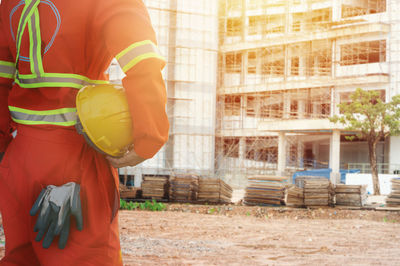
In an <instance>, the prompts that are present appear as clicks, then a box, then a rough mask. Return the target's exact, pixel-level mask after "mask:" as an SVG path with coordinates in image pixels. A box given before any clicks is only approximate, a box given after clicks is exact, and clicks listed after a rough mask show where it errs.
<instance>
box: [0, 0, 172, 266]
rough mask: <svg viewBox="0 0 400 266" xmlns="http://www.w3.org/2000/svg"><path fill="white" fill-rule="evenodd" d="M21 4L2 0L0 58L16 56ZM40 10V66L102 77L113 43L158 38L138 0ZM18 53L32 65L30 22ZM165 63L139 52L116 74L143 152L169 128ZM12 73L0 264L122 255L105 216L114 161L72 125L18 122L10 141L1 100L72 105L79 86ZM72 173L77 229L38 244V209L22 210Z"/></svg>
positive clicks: (112, 203) (0, 195)
mask: <svg viewBox="0 0 400 266" xmlns="http://www.w3.org/2000/svg"><path fill="white" fill-rule="evenodd" d="M21 3H22V4H21ZM23 8H24V4H23V2H22V1H20V0H2V1H1V5H0V32H1V34H0V61H6V62H15V60H16V43H15V36H16V34H17V28H18V22H19V19H20V16H21V12H22V9H23ZM38 10H39V15H40V29H41V38H42V60H43V66H44V71H45V72H46V73H68V74H79V75H83V76H86V77H88V78H89V79H92V80H104V79H105V78H106V75H105V74H104V72H105V71H106V69H107V67H108V66H109V64H110V62H111V59H112V58H113V57H115V56H116V55H117V54H118V53H120V52H121V51H123V50H124V49H126V48H127V47H129V46H130V45H131V44H133V43H135V42H138V41H142V40H152V41H153V42H154V43H156V40H155V34H154V31H153V29H152V27H151V23H150V19H149V16H148V13H147V11H146V8H145V6H144V5H143V3H142V1H141V0H113V1H109V0H86V1H75V0H70V1H64V0H45V1H41V2H40V4H39V6H38ZM57 23H58V24H57ZM13 36H14V37H13ZM53 37H54V39H53ZM53 41H54V42H53ZM21 56H23V57H25V61H24V60H20V61H19V65H18V68H19V72H20V73H21V74H29V73H31V72H30V64H29V62H26V60H28V59H29V56H30V55H29V34H28V30H27V29H26V30H25V32H24V33H23V35H22V45H21ZM163 67H164V62H163V61H162V60H159V59H146V60H144V61H142V62H140V63H138V64H137V65H136V66H135V67H133V68H131V69H130V70H129V71H128V72H127V73H126V74H127V76H126V78H125V79H124V80H123V85H124V87H125V89H126V92H127V98H128V103H129V105H130V110H131V115H132V120H133V128H134V132H133V134H134V135H133V138H134V149H135V151H136V153H137V154H138V155H139V156H141V157H143V158H150V157H152V156H154V155H155V153H157V151H158V150H159V149H160V148H161V146H162V145H163V144H164V143H165V142H166V140H167V138H168V128H169V124H168V120H167V115H166V112H165V105H166V89H165V84H164V82H163V80H162V75H161V69H162V68H163ZM12 82H13V80H12V79H8V78H1V77H0V152H3V151H6V154H5V157H4V159H3V161H2V162H1V165H0V212H1V213H2V218H3V222H4V229H5V234H6V256H5V257H4V258H3V260H2V261H1V262H0V264H1V265H3V264H4V265H13V263H14V264H17V265H23V263H24V262H27V263H28V264H29V265H37V264H38V263H40V264H42V265H120V264H121V261H120V260H121V256H120V246H119V239H118V219H117V218H114V219H111V218H112V216H113V212H112V210H113V208H115V207H116V206H118V203H119V202H117V201H116V200H118V193H116V188H117V187H118V186H117V185H118V180H117V176H116V171H115V169H111V168H110V166H109V164H108V162H107V161H106V160H105V159H104V157H103V156H101V155H99V154H98V153H96V152H95V151H94V150H93V149H91V148H90V147H89V146H88V145H87V144H86V143H85V142H84V139H83V138H82V137H81V136H79V135H77V133H76V132H75V129H74V128H73V127H58V126H52V125H46V126H45V125H41V126H23V125H17V130H18V135H17V138H16V139H14V140H12V141H11V139H12V138H11V135H10V132H11V130H12V128H13V125H12V122H11V120H10V113H9V111H8V108H7V106H8V105H10V106H15V107H19V108H24V109H29V110H36V111H42V110H52V109H59V108H73V107H75V97H76V93H77V89H74V88H66V87H65V88H37V89H24V88H21V87H19V86H18V85H17V84H13V83H12ZM10 141H11V143H10ZM9 143H10V144H9ZM69 181H75V182H78V183H80V184H81V200H82V207H83V215H84V230H83V231H81V232H79V231H77V230H76V229H75V224H74V223H72V228H71V232H70V238H69V241H68V243H67V247H66V248H65V249H64V250H59V249H58V248H57V243H56V242H57V239H56V241H55V243H53V244H52V246H51V247H50V248H49V249H48V250H45V249H43V248H42V247H41V243H37V242H35V241H34V237H35V233H34V232H33V226H34V222H35V220H36V217H30V216H29V209H30V208H31V206H32V204H33V203H34V201H35V199H36V197H37V196H38V195H39V193H40V190H41V188H43V187H45V186H47V185H62V184H64V183H66V182H69ZM21 261H22V262H21Z"/></svg>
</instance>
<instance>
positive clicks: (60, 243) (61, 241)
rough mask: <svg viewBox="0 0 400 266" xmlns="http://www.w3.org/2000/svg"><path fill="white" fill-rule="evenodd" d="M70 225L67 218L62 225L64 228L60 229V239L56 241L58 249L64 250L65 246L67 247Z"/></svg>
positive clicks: (69, 220)
mask: <svg viewBox="0 0 400 266" xmlns="http://www.w3.org/2000/svg"><path fill="white" fill-rule="evenodd" d="M70 224H71V219H70V217H69V216H68V217H67V220H66V221H65V223H64V226H63V227H62V230H61V233H60V239H59V240H58V248H59V249H64V248H65V246H66V245H67V240H68V236H69V227H70Z"/></svg>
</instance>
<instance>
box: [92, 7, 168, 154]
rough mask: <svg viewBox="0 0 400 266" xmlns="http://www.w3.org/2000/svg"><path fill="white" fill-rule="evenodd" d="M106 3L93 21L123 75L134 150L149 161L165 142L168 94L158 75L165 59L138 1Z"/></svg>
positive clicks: (145, 10)
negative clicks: (98, 27) (96, 24)
mask: <svg viewBox="0 0 400 266" xmlns="http://www.w3.org/2000/svg"><path fill="white" fill-rule="evenodd" d="M102 2H104V1H102ZM106 2H109V3H108V4H106V6H105V7H106V8H105V7H103V10H99V12H98V16H97V18H96V20H97V22H98V23H99V24H100V25H101V33H102V36H103V38H104V43H105V46H106V49H107V50H108V52H109V53H110V54H111V55H112V56H113V57H115V58H117V60H118V62H119V64H120V66H121V68H122V69H123V71H124V72H125V74H126V77H125V78H124V79H123V81H122V83H123V86H124V88H125V90H126V95H127V100H128V104H129V108H130V112H131V116H132V122H133V140H134V150H135V152H136V153H137V154H138V155H139V156H141V157H143V158H151V157H153V156H154V155H155V154H156V153H157V152H158V151H159V150H160V148H161V147H162V146H163V145H164V144H165V142H166V141H167V139H168V130H169V122H168V118H167V114H166V102H167V95H166V88H165V84H164V81H163V78H162V74H161V70H162V69H163V67H164V66H165V59H164V58H163V57H162V56H161V55H160V53H159V51H158V48H157V44H156V38H155V33H154V30H153V28H152V25H151V22H150V18H149V15H148V13H147V9H146V7H145V6H144V4H143V2H142V1H141V0H118V1H106ZM107 5H108V6H107Z"/></svg>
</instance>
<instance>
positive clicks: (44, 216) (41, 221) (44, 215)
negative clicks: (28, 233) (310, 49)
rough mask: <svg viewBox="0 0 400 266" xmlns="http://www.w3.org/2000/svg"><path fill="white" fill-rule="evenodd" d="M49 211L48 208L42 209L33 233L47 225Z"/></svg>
mask: <svg viewBox="0 0 400 266" xmlns="http://www.w3.org/2000/svg"><path fill="white" fill-rule="evenodd" d="M50 211H51V209H50V208H43V209H42V210H41V211H40V214H39V216H38V218H37V220H36V224H35V228H34V229H33V230H34V231H35V232H37V231H38V230H41V229H42V228H44V227H46V225H47V224H48V223H49V216H50Z"/></svg>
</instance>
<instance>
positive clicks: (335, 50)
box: [331, 39, 340, 78]
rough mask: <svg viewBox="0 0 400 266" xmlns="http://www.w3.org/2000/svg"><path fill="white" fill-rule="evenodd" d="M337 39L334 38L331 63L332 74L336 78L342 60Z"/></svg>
mask: <svg viewBox="0 0 400 266" xmlns="http://www.w3.org/2000/svg"><path fill="white" fill-rule="evenodd" d="M338 50H339V49H338V48H337V44H336V40H335V39H334V40H332V64H331V68H332V70H331V76H332V78H336V73H337V68H338V66H339V62H340V53H339V52H338Z"/></svg>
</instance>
